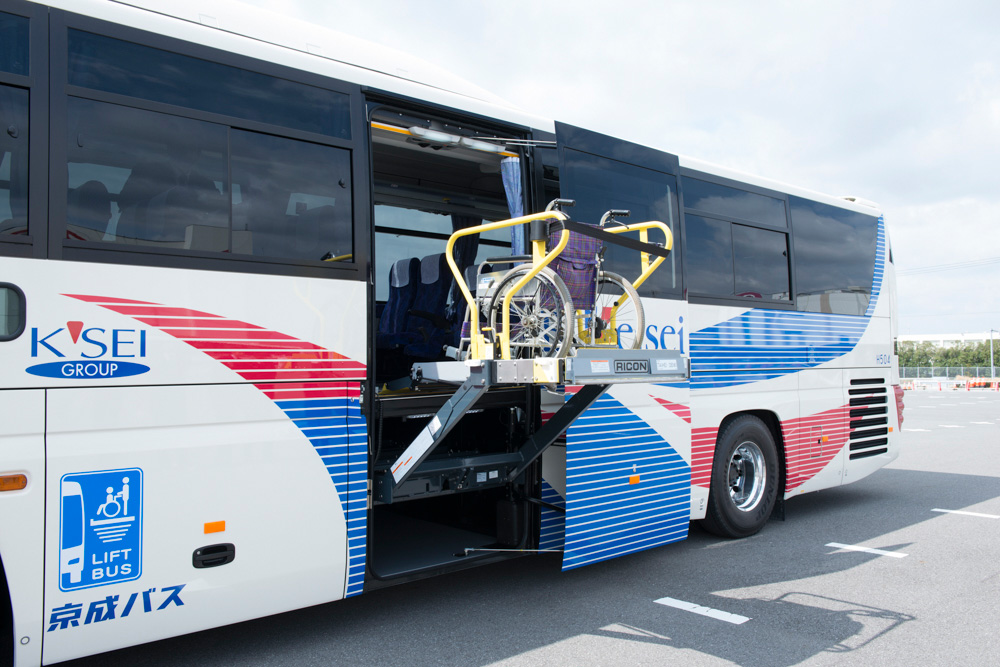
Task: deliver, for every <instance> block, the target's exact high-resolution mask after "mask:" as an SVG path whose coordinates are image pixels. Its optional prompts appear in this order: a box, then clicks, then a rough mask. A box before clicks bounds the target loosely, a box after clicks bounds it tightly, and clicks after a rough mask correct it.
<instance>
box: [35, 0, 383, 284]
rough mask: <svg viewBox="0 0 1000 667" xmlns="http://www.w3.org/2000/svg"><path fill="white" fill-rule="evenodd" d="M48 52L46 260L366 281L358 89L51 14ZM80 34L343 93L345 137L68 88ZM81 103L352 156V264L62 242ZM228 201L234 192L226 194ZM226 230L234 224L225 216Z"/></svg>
mask: <svg viewBox="0 0 1000 667" xmlns="http://www.w3.org/2000/svg"><path fill="white" fill-rule="evenodd" d="M50 17H51V18H50V23H51V30H50V33H49V35H50V40H51V42H50V47H51V48H50V51H51V54H52V56H51V57H52V65H51V72H52V75H51V80H50V94H51V99H52V104H51V116H50V119H49V132H50V134H51V137H50V142H51V146H52V151H51V159H50V163H49V173H48V180H49V183H50V188H51V192H52V200H51V203H50V210H51V216H50V217H51V219H52V221H53V222H52V225H51V228H50V229H49V230H48V257H49V258H52V259H66V260H75V261H87V262H99V263H113V264H127V265H141V266H156V267H170V268H182V269H199V270H212V271H236V272H241V273H262V274H269V275H293V276H304V277H324V278H339V279H347V280H364V279H365V278H366V273H367V265H368V262H369V258H370V240H369V236H370V231H371V230H370V229H369V224H368V222H369V215H368V213H367V211H368V210H369V209H370V204H369V202H370V188H369V178H370V176H369V172H368V168H367V162H368V151H367V147H366V146H365V143H364V139H365V137H366V132H364V130H363V128H362V127H361V124H362V123H363V122H364V120H365V114H364V108H363V101H362V95H361V94H360V86H358V85H356V84H351V83H347V82H343V81H340V80H337V79H332V78H328V77H325V76H323V75H320V74H316V73H313V72H307V71H303V70H297V69H294V68H291V67H286V66H284V65H278V64H275V63H269V62H266V61H263V60H259V59H256V58H252V57H249V56H244V55H241V54H237V53H232V52H228V51H223V50H220V49H216V48H213V47H210V46H206V45H203V44H196V43H192V42H186V41H182V40H180V39H176V38H173V37H169V36H166V35H162V34H157V33H150V32H146V31H144V30H140V29H137V28H131V27H128V26H122V25H117V24H113V23H108V22H105V21H102V20H99V19H94V18H91V17H86V16H81V15H78V14H72V13H70V12H65V11H60V10H52V11H51V14H50ZM70 30H82V31H84V32H90V33H94V34H97V35H101V36H104V37H110V38H112V39H120V40H124V41H129V42H134V43H137V44H140V45H143V46H148V47H151V48H155V49H160V50H164V51H168V52H171V53H176V54H179V55H182V56H187V57H192V58H198V59H201V60H207V61H211V62H214V63H218V64H221V65H225V66H229V67H235V68H239V69H244V70H249V71H252V72H255V73H258V74H262V75H265V76H271V77H275V78H280V79H285V80H288V81H291V82H294V83H301V84H305V85H309V86H314V87H318V88H323V89H327V90H331V91H333V92H337V93H342V94H346V95H348V99H349V101H350V105H349V106H350V138H349V139H340V138H337V137H333V136H328V135H322V134H316V133H313V132H307V131H302V130H297V129H293V128H289V127H284V126H279V125H272V124H268V123H263V122H259V121H252V120H246V119H243V118H240V117H236V116H227V115H224V114H219V113H213V112H206V111H202V110H200V109H195V108H190V107H181V106H176V105H172V104H165V103H162V102H155V101H152V100H148V99H143V98H137V97H130V96H126V95H120V94H116V93H106V92H104V91H100V90H96V89H90V88H84V87H80V86H74V85H70V84H69V83H68V67H69V63H68V58H69V31H70ZM70 97H75V98H81V99H88V100H93V101H96V102H102V103H107V104H115V105H119V106H125V107H130V108H135V109H141V110H145V111H152V112H157V113H164V114H169V115H173V116H178V117H182V118H189V119H192V120H197V121H203V122H209V123H215V124H219V125H223V126H226V127H228V128H233V129H238V130H245V131H249V132H258V133H262V134H267V135H273V136H277V137H282V138H286V139H292V140H299V141H306V142H310V143H314V144H319V145H323V146H330V147H333V148H340V149H344V150H347V151H349V152H350V155H349V159H350V175H351V176H350V178H351V185H350V192H351V207H352V211H351V217H352V231H353V236H354V239H353V244H354V253H353V254H354V258H353V261H351V262H336V263H332V262H322V261H320V260H315V261H313V260H297V259H290V258H271V257H259V256H254V255H237V254H233V253H216V252H208V251H192V250H182V249H173V248H158V247H154V246H142V245H126V244H110V243H102V242H95V241H80V240H71V239H66V238H65V236H66V214H67V210H66V209H67V202H66V199H67V197H66V194H65V193H67V191H68V183H67V170H66V164H67V159H68V156H69V147H68V138H67V127H68V125H67V123H68V121H69V117H68V106H69V102H68V100H69V98H70ZM229 196H230V197H231V196H232V194H231V193H230V194H229ZM230 224H232V219H231V214H230Z"/></svg>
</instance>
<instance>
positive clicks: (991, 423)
mask: <svg viewBox="0 0 1000 667" xmlns="http://www.w3.org/2000/svg"><path fill="white" fill-rule="evenodd" d="M969 423H970V424H989V425H990V426H993V422H969Z"/></svg>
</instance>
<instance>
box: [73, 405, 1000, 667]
mask: <svg viewBox="0 0 1000 667" xmlns="http://www.w3.org/2000/svg"><path fill="white" fill-rule="evenodd" d="M905 400H906V410H905V412H904V416H905V423H904V425H903V434H902V435H903V439H902V443H903V445H902V453H901V454H900V457H899V458H898V459H897V460H896V461H895V462H894V463H892V464H891V465H889V466H888V467H886V468H884V469H882V470H879V471H878V472H876V473H874V474H873V475H871V476H870V477H868V478H866V479H864V480H861V481H859V482H856V483H854V484H850V485H848V486H844V487H840V488H837V489H830V490H827V491H822V492H818V493H813V494H807V495H803V496H801V497H797V498H794V499H793V500H790V501H789V502H788V503H787V504H786V519H785V520H784V521H779V520H772V521H771V522H770V523H769V524H768V525H767V526H766V527H765V529H764V530H763V531H762V532H761V533H759V534H758V535H755V536H753V537H751V538H748V539H745V540H737V541H730V540H722V539H719V538H716V537H714V536H711V535H708V534H706V533H704V532H702V531H701V530H700V529H699V528H698V527H697V526H692V530H691V536H690V538H689V539H688V540H687V541H686V542H682V543H680V544H676V545H669V546H666V547H661V548H658V549H653V550H650V551H646V552H643V553H639V554H634V555H632V556H627V557H624V558H619V559H616V560H613V561H609V562H606V563H600V564H597V565H593V566H589V567H585V568H581V569H579V570H573V571H571V572H567V573H562V572H560V570H559V565H560V558H559V557H558V556H556V555H544V556H536V557H530V558H521V559H518V560H514V561H507V562H504V563H500V564H496V565H491V566H486V567H481V568H476V569H472V570H468V571H465V572H459V573H455V574H451V575H445V576H440V577H436V578H433V579H427V580H424V581H419V582H415V583H409V584H405V585H402V586H397V587H393V588H389V589H384V590H379V591H374V592H371V593H365V594H363V595H361V596H360V597H357V598H352V599H350V600H344V601H340V602H334V603H331V604H327V605H321V606H318V607H312V608H309V609H304V610H299V611H295V612H290V613H287V614H281V615H279V616H272V617H269V618H264V619H258V620H255V621H250V622H246V623H241V624H238V625H232V626H228V627H224V628H218V629H215V630H209V631H205V632H200V633H197V634H194V635H187V636H184V637H178V638H174V639H169V640H164V641H161V642H156V643H154V644H147V645H144V646H138V647H133V648H129V649H124V650H121V651H116V652H113V653H108V654H104V655H100V656H94V657H91V658H87V659H83V660H78V661H73V662H69V663H64V664H66V665H72V666H73V667H93V666H96V665H128V666H129V667H140V666H147V665H148V666H156V667H168V666H175V665H190V664H199V665H212V666H220V667H221V666H229V665H240V666H265V665H266V666H268V667H278V666H284V665H288V666H291V665H295V666H296V667H301V666H307V665H406V666H412V665H446V666H451V665H454V666H462V667H466V666H475V667H487V666H501V665H502V666H504V667H520V666H529V665H530V666H531V667H539V666H543V665H665V664H683V665H731V664H737V665H768V666H770V665H776V666H777V665H866V666H877V665H914V664H919V665H956V664H969V665H972V664H976V665H983V664H997V663H1000V657H998V652H997V647H996V635H997V631H998V628H1000V602H998V601H1000V393H998V392H992V391H986V390H979V391H971V392H967V391H945V392H937V391H910V392H907V394H906V399H905Z"/></svg>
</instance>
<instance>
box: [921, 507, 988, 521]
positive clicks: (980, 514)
mask: <svg viewBox="0 0 1000 667" xmlns="http://www.w3.org/2000/svg"><path fill="white" fill-rule="evenodd" d="M931 511H932V512H947V513H948V514H964V515H965V516H978V517H981V518H983V519H1000V516H997V515H996V514H982V513H980V512H966V511H964V510H942V509H938V508H934V509H932V510H931Z"/></svg>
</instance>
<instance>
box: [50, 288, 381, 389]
mask: <svg viewBox="0 0 1000 667" xmlns="http://www.w3.org/2000/svg"><path fill="white" fill-rule="evenodd" d="M64 296H68V297H72V298H74V299H79V300H80V301H86V302H88V303H93V304H96V305H99V306H101V307H103V308H107V309H108V310H111V311H114V312H116V313H120V314H122V315H130V316H132V317H134V318H135V319H136V320H138V321H140V322H142V323H143V324H147V325H149V326H153V327H156V328H157V329H159V330H160V331H163V332H164V333H166V334H169V335H171V336H173V337H175V338H177V339H179V340H182V341H184V342H185V343H187V344H188V345H190V346H191V347H193V348H196V349H198V350H201V351H202V352H204V353H205V354H207V355H208V356H209V357H212V358H213V359H215V360H217V361H220V362H222V364H223V365H225V366H226V367H227V368H229V369H230V370H232V371H233V372H234V373H236V374H237V375H239V376H240V377H242V378H243V379H244V380H250V381H251V382H254V383H258V382H267V381H284V380H347V379H357V378H363V377H364V376H365V373H366V367H365V365H364V364H363V363H361V362H358V361H355V360H353V359H349V358H347V357H345V356H344V355H342V354H338V353H337V352H333V351H331V350H326V349H324V348H322V347H320V346H319V345H315V344H314V343H309V342H306V341H302V340H298V339H297V338H294V337H292V336H289V335H288V334H284V333H281V332H280V331H271V330H269V329H265V328H263V327H259V326H257V325H255V324H249V323H247V322H241V321H239V320H230V319H227V318H224V317H222V316H219V315H213V314H211V313H205V312H202V311H198V310H189V309H186V308H173V307H170V306H163V305H161V304H157V303H150V302H145V301H133V300H130V299H119V298H117V297H100V296H88V295H80V294H66V295H64ZM123 304H125V305H123ZM256 386H257V387H258V388H259V389H261V390H262V391H265V393H267V392H266V390H265V387H267V386H268V385H261V384H257V385H256ZM278 387H280V388H281V390H282V391H286V390H289V389H292V390H295V391H296V393H300V394H303V393H308V394H309V396H308V398H324V397H326V396H322V395H318V394H315V393H313V392H311V391H305V390H308V389H313V388H315V387H316V385H315V384H301V385H300V384H298V383H288V384H282V385H278ZM268 395H269V397H270V398H276V396H271V395H270V394H268ZM296 397H297V398H305V397H306V396H296ZM281 398H292V396H286V395H282V396H281Z"/></svg>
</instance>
